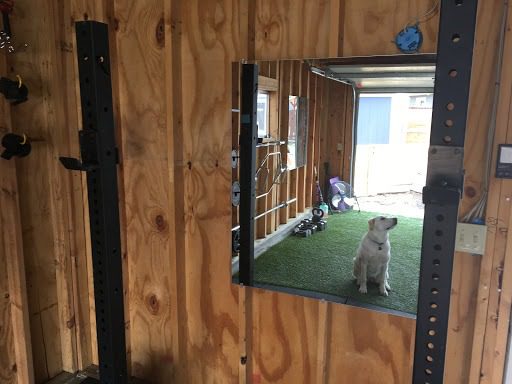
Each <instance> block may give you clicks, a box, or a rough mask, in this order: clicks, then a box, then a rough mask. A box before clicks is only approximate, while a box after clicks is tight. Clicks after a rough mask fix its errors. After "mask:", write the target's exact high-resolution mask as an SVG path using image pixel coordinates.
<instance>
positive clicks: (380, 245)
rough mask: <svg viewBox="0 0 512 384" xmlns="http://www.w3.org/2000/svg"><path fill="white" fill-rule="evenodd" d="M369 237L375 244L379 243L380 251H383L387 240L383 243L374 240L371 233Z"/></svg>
mask: <svg viewBox="0 0 512 384" xmlns="http://www.w3.org/2000/svg"><path fill="white" fill-rule="evenodd" d="M368 238H369V239H370V240H371V241H372V242H373V243H375V244H377V245H378V246H379V251H382V246H383V245H384V244H385V243H386V242H383V243H379V242H378V241H377V240H374V239H372V238H371V236H370V235H368Z"/></svg>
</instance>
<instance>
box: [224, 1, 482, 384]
mask: <svg viewBox="0 0 512 384" xmlns="http://www.w3.org/2000/svg"><path fill="white" fill-rule="evenodd" d="M475 19H476V1H475V0H443V1H441V17H440V28H439V36H438V47H437V53H436V55H406V56H383V57H375V56H374V57H352V58H347V57H345V58H333V59H303V60H280V61H272V62H269V61H256V62H252V63H243V64H242V63H234V64H233V89H232V95H233V98H232V100H233V103H232V113H233V127H232V128H233V131H232V132H233V134H232V138H233V152H232V157H233V162H232V166H233V172H232V178H233V188H232V196H233V198H232V202H233V215H232V218H233V220H232V224H233V225H232V258H231V266H232V275H233V276H232V278H233V282H235V283H238V284H242V285H247V286H255V287H260V288H264V289H271V290H278V291H284V292H287V293H291V294H297V295H303V296H308V297H315V298H321V299H325V300H329V301H332V302H338V303H340V304H341V305H351V306H359V307H366V308H369V309H370V310H377V311H387V312H392V313H393V315H396V316H412V317H416V337H415V354H414V368H413V382H414V383H429V382H432V383H438V382H442V381H443V373H444V358H445V346H446V337H447V327H448V313H449V304H450V290H451V278H452V276H451V275H452V267H453V254H454V248H455V230H456V226H457V219H458V206H459V201H460V198H461V190H462V186H463V154H464V136H465V126H466V118H467V110H468V98H469V84H470V76H471V64H472V54H473V40H474V32H475ZM291 100H296V101H297V102H296V105H297V107H294V106H293V105H292V102H291ZM301 100H302V102H301ZM301 104H302V105H303V106H304V107H303V110H304V111H303V112H302V114H301V112H300V110H301ZM290 116H291V117H290ZM300 120H302V126H303V127H302V128H299V127H300V125H301V124H300ZM290 127H292V128H290ZM301 129H302V131H301V132H302V134H303V135H304V137H303V139H302V141H300V140H299V138H298V135H299V131H300V130H301ZM299 143H300V145H298V144H299ZM300 146H302V147H303V148H304V153H303V161H297V160H298V159H299V158H300V156H301V155H298V154H297V151H298V150H300V149H301V148H299V147H300ZM289 160H290V162H289ZM388 251H389V252H388ZM389 254H390V257H389Z"/></svg>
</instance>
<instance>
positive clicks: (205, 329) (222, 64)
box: [173, 0, 247, 383]
mask: <svg viewBox="0 0 512 384" xmlns="http://www.w3.org/2000/svg"><path fill="white" fill-rule="evenodd" d="M245 5H246V3H245V2H243V1H236V0H223V1H206V2H204V1H197V0H195V1H182V2H180V4H179V8H180V9H178V10H176V11H177V12H179V13H178V14H177V17H180V19H179V22H180V23H181V26H182V30H181V34H179V35H177V38H179V41H178V42H177V44H180V47H177V46H176V47H175V49H178V48H179V49H180V52H181V63H180V65H181V72H180V73H179V74H177V75H178V76H176V77H175V78H174V79H173V81H176V85H175V88H174V89H175V90H179V92H180V94H175V95H174V97H180V98H181V100H180V101H179V102H178V105H181V111H175V112H176V113H178V114H180V116H182V119H180V121H179V122H178V124H176V125H175V126H174V129H175V130H176V131H175V135H174V137H175V138H176V140H178V137H179V138H180V141H179V142H177V144H176V145H175V147H174V148H175V153H174V158H175V162H176V164H175V172H176V180H179V183H177V184H176V193H175V199H176V200H175V201H176V209H177V210H178V207H179V209H180V210H181V212H182V214H177V216H176V227H177V231H176V236H177V247H178V248H177V252H176V257H177V258H178V260H177V261H178V264H181V265H183V266H184V273H185V275H186V279H184V280H183V279H182V280H181V281H180V282H179V286H178V290H179V294H180V296H181V297H182V298H183V299H184V300H183V301H182V302H181V303H180V305H183V309H184V312H186V317H185V318H182V319H181V321H183V322H184V323H183V324H182V327H183V328H180V332H182V333H181V334H180V341H182V344H183V345H184V346H183V349H182V350H183V353H184V354H185V355H184V356H183V359H184V360H186V364H184V365H183V372H184V373H183V374H184V376H185V377H186V378H185V379H183V381H182V382H188V383H216V382H234V381H236V379H237V377H238V369H239V359H240V357H239V350H238V348H239V344H238V335H239V329H238V301H237V299H238V298H237V291H236V290H235V289H233V287H231V283H230V282H231V268H230V265H229V262H228V260H229V259H230V258H229V254H230V247H229V244H230V228H231V227H230V226H231V204H230V185H231V162H230V158H229V154H230V152H231V124H230V121H231V112H230V107H231V62H232V61H235V60H239V59H241V58H242V57H243V56H245V55H246V54H247V52H246V48H245V47H246V41H247V29H246V28H244V25H247V24H243V23H244V22H245V23H247V20H245V21H244V19H243V17H242V16H241V14H240V12H241V10H242V9H243V7H244V6H245ZM175 105H176V104H175ZM178 228H179V229H178ZM181 335H182V337H181Z"/></svg>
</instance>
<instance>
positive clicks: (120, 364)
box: [60, 21, 128, 384]
mask: <svg viewBox="0 0 512 384" xmlns="http://www.w3.org/2000/svg"><path fill="white" fill-rule="evenodd" d="M75 28H76V39H77V51H78V70H79V80H80V99H81V107H82V126H83V130H82V131H80V154H81V157H82V161H80V160H78V159H74V158H69V157H61V158H60V161H61V163H62V164H63V165H64V166H65V167H66V168H67V169H71V170H78V171H85V172H87V194H88V201H89V220H90V231H91V245H92V260H93V276H94V300H95V304H96V327H97V338H98V357H99V373H100V382H101V383H105V384H106V383H108V384H124V383H127V382H128V375H127V364H126V341H125V331H124V330H125V322H124V305H123V280H122V262H121V236H120V228H119V227H120V224H119V199H118V190H117V162H118V161H117V151H116V143H115V127H114V116H113V106H112V84H111V79H110V58H109V45H108V27H107V25H106V24H103V23H98V22H95V21H81V22H78V23H76V25H75ZM91 380H94V379H91Z"/></svg>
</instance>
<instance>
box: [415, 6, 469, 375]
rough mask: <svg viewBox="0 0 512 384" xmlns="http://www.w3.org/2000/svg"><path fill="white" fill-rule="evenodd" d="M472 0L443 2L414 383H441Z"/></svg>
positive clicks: (458, 194)
mask: <svg viewBox="0 0 512 384" xmlns="http://www.w3.org/2000/svg"><path fill="white" fill-rule="evenodd" d="M476 11H477V0H442V1H441V16H440V23H439V36H438V48H437V50H438V51H437V65H436V78H435V86H434V104H433V109H432V129H431V133H430V148H429V159H428V170H427V182H426V186H425V188H424V189H423V203H424V204H425V218H424V226H423V243H422V250H421V265H420V282H419V291H418V313H417V319H416V341H415V352H414V369H413V383H414V384H417V383H422V384H426V383H431V384H434V383H442V382H443V380H444V366H445V355H446V338H447V331H448V314H449V309H450V291H451V282H452V269H453V255H454V252H455V231H456V228H457V221H458V208H459V202H460V199H461V194H462V190H463V181H464V171H463V160H464V136H465V131H466V120H467V111H468V100H469V84H470V78H471V65H472V58H473V43H474V37H475V25H476Z"/></svg>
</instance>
